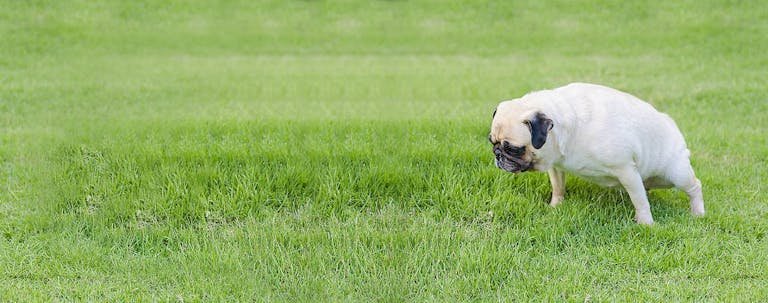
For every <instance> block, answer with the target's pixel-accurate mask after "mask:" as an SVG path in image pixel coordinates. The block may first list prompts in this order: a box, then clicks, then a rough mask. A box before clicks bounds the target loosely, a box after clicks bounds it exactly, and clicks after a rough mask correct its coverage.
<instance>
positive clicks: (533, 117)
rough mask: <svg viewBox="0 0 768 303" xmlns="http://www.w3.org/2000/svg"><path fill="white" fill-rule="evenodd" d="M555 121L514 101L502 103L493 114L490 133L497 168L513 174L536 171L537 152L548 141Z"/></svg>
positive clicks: (489, 137)
mask: <svg viewBox="0 0 768 303" xmlns="http://www.w3.org/2000/svg"><path fill="white" fill-rule="evenodd" d="M551 129H552V120H551V119H549V118H548V117H547V116H546V115H545V114H544V113H542V112H541V111H537V110H535V109H530V108H525V107H524V106H522V105H521V104H516V103H515V101H506V102H502V103H500V104H499V106H498V107H497V108H496V110H495V111H494V112H493V122H492V123H491V134H490V135H489V136H488V140H489V141H491V144H493V155H494V156H495V158H496V167H498V168H501V169H503V170H506V171H508V172H512V173H520V172H525V171H530V170H533V169H534V165H536V159H537V157H536V152H537V151H538V150H539V149H540V148H541V147H542V146H544V143H546V142H547V135H548V134H549V131H550V130H551Z"/></svg>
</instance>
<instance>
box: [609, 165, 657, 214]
mask: <svg viewBox="0 0 768 303" xmlns="http://www.w3.org/2000/svg"><path fill="white" fill-rule="evenodd" d="M616 176H617V177H618V178H619V182H621V185H622V186H624V189H626V190H627V193H628V194H629V198H630V199H631V200H632V204H633V205H634V206H635V221H637V223H640V224H646V225H651V224H653V216H652V215H651V205H650V204H648V196H646V193H645V187H644V186H643V178H642V177H641V176H640V173H639V172H638V171H637V169H636V168H635V166H634V165H628V166H626V167H622V168H620V169H618V170H617V171H616Z"/></svg>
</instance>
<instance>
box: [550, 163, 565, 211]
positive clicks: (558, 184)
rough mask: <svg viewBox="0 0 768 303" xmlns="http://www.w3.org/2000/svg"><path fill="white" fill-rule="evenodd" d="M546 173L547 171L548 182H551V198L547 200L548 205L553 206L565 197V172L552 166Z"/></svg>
mask: <svg viewBox="0 0 768 303" xmlns="http://www.w3.org/2000/svg"><path fill="white" fill-rule="evenodd" d="M547 173H549V183H550V184H552V199H551V200H549V206H552V207H555V206H557V204H560V201H563V197H565V173H564V172H563V171H562V170H559V169H557V168H554V167H553V168H550V169H549V170H548V171H547Z"/></svg>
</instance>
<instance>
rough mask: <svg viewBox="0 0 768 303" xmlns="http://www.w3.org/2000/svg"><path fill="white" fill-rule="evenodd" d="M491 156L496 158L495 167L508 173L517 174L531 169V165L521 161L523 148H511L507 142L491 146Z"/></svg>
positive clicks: (523, 152) (523, 153)
mask: <svg viewBox="0 0 768 303" xmlns="http://www.w3.org/2000/svg"><path fill="white" fill-rule="evenodd" d="M493 155H494V157H495V158H496V167H498V168H501V169H503V170H506V171H508V172H513V173H519V172H524V171H528V170H530V169H531V167H533V163H531V162H526V161H525V160H523V156H524V155H525V146H519V147H518V146H512V145H510V144H509V142H507V141H504V142H503V143H501V142H497V143H494V144H493Z"/></svg>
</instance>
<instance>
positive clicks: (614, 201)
mask: <svg viewBox="0 0 768 303" xmlns="http://www.w3.org/2000/svg"><path fill="white" fill-rule="evenodd" d="M646 193H647V196H648V202H649V203H650V205H651V213H652V214H653V218H654V220H655V221H661V222H663V221H667V220H672V219H674V218H678V217H680V216H684V215H688V213H689V209H688V197H687V196H686V195H685V194H684V193H683V192H681V191H679V190H677V189H673V188H670V189H654V190H650V191H646ZM550 194H551V189H550V191H548V192H546V193H545V195H546V196H547V197H549V195H550ZM548 201H549V200H548V199H547V200H546V202H548ZM563 206H565V207H579V208H585V209H589V210H594V211H590V212H589V213H590V216H591V217H593V218H595V219H598V220H603V221H605V222H614V221H617V220H627V219H629V220H632V219H633V218H634V215H635V208H634V206H633V205H632V200H631V199H630V198H629V194H628V193H627V191H626V190H625V189H624V188H623V187H621V186H616V187H603V186H599V185H597V184H594V183H591V182H589V181H586V180H583V179H580V178H578V177H575V176H568V177H567V179H566V192H565V198H564V200H563V201H562V202H561V203H560V205H558V207H563Z"/></svg>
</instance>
